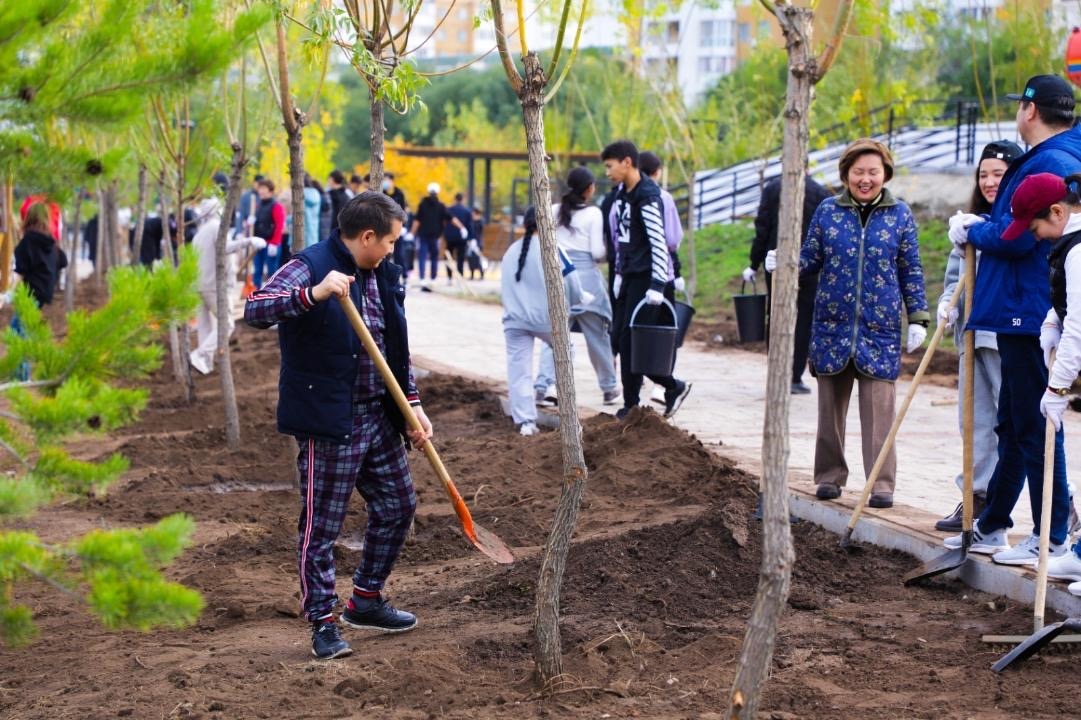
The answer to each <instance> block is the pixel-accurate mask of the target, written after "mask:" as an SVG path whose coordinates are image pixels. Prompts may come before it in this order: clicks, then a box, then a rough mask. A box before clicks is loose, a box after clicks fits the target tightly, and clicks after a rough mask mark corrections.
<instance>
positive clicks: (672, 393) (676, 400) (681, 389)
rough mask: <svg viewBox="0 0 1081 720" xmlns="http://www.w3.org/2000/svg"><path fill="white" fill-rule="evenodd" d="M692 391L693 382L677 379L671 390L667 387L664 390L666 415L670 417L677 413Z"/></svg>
mask: <svg viewBox="0 0 1081 720" xmlns="http://www.w3.org/2000/svg"><path fill="white" fill-rule="evenodd" d="M690 392H691V384H690V383H689V382H683V381H682V380H676V386H675V387H674V388H672V389H671V390H667V389H666V390H665V391H664V416H665V417H666V418H670V417H672V416H673V415H675V414H676V411H677V410H679V406H680V405H682V404H683V401H684V400H685V399H686V398H687V395H688V394H689V393H690Z"/></svg>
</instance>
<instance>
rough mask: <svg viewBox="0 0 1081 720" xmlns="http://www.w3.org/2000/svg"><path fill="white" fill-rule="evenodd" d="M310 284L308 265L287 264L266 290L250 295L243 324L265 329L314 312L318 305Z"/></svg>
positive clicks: (292, 261) (280, 269) (279, 270)
mask: <svg viewBox="0 0 1081 720" xmlns="http://www.w3.org/2000/svg"><path fill="white" fill-rule="evenodd" d="M311 281H312V276H311V270H309V269H308V265H307V264H306V263H304V262H302V261H300V260H296V259H293V260H290V261H289V262H287V263H285V264H284V265H282V266H281V267H280V268H279V269H278V271H277V272H276V273H274V275H273V276H272V277H271V278H270V280H268V281H267V283H266V284H265V285H263V287H261V288H259V289H258V290H256V291H255V292H253V293H252V294H251V295H249V296H248V301H247V302H246V303H244V322H246V323H248V324H249V325H251V326H252V327H254V328H260V329H266V328H268V327H271V326H272V325H275V324H277V323H279V322H282V321H284V320H289V319H291V318H295V317H297V316H299V315H302V314H303V313H306V312H307V311H308V310H311V309H312V307H313V306H314V305H315V299H314V297H313V296H312V289H311Z"/></svg>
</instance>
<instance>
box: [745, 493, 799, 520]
mask: <svg viewBox="0 0 1081 720" xmlns="http://www.w3.org/2000/svg"><path fill="white" fill-rule="evenodd" d="M762 517H763V515H762V493H758V503H757V504H756V505H755V506H754V514H753V515H751V519H752V520H757V521H758V522H762ZM799 523H800V519H799V518H798V517H796V516H795V515H793V514H792V513H788V524H789V525H798V524H799Z"/></svg>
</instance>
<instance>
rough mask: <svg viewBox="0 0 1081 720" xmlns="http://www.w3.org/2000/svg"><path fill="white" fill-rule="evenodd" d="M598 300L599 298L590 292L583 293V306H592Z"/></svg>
mask: <svg viewBox="0 0 1081 720" xmlns="http://www.w3.org/2000/svg"><path fill="white" fill-rule="evenodd" d="M596 299H597V296H596V295H594V294H593V293H591V292H589V291H588V290H583V291H582V305H592V304H593V301H594V300H596Z"/></svg>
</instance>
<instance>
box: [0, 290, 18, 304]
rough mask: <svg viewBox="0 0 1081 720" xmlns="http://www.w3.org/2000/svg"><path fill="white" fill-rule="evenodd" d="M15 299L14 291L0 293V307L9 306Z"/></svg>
mask: <svg viewBox="0 0 1081 720" xmlns="http://www.w3.org/2000/svg"><path fill="white" fill-rule="evenodd" d="M14 299H15V291H14V290H8V291H7V292H6V293H0V307H4V306H5V305H10V304H11V301H12V300H14Z"/></svg>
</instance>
